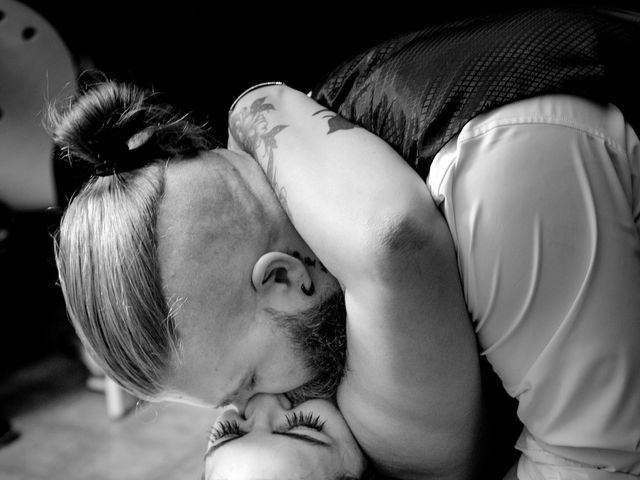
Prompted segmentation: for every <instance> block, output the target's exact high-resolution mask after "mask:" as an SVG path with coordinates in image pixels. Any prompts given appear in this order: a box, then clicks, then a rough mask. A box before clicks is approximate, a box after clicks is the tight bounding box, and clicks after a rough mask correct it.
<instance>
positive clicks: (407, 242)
mask: <svg viewBox="0 0 640 480" xmlns="http://www.w3.org/2000/svg"><path fill="white" fill-rule="evenodd" d="M433 233H434V232H433V230H432V228H431V226H430V225H429V222H428V221H426V219H424V218H416V217H415V216H409V215H403V216H401V217H397V218H393V219H391V220H389V221H386V222H385V223H384V225H382V226H380V227H379V228H377V229H376V234H375V235H374V243H375V245H374V247H373V248H372V251H373V252H374V253H373V258H374V262H373V266H374V268H375V273H376V275H377V276H379V277H382V278H385V279H387V280H391V279H393V278H396V277H397V276H406V275H407V274H408V273H409V272H410V271H411V270H415V269H416V268H420V266H421V265H424V260H425V259H426V258H428V257H429V256H430V255H432V254H433V251H434V250H433V248H434V237H433Z"/></svg>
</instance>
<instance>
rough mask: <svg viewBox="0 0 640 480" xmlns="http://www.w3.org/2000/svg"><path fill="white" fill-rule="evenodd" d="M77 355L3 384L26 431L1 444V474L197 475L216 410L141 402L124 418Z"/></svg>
mask: <svg viewBox="0 0 640 480" xmlns="http://www.w3.org/2000/svg"><path fill="white" fill-rule="evenodd" d="M86 378H87V372H86V369H85V368H84V367H83V365H82V364H81V363H80V362H79V361H78V360H77V359H73V358H68V357H66V356H63V355H53V356H51V357H48V358H46V359H44V360H42V361H38V362H36V363H34V364H32V365H30V366H28V367H25V368H23V369H21V370H19V371H18V372H16V373H15V374H13V375H12V376H10V377H9V378H8V379H3V380H2V382H1V383H0V413H1V415H2V416H6V417H8V418H9V419H10V421H11V423H12V425H13V428H14V430H16V431H18V432H19V434H20V437H19V438H18V439H17V440H15V441H14V442H12V443H10V444H9V445H6V446H4V447H1V448H0V479H1V480H45V479H46V480H80V479H82V480H116V479H117V480H169V479H171V480H181V479H191V480H198V479H200V475H201V473H202V456H203V453H204V449H205V447H206V437H207V430H208V427H209V425H210V423H211V422H212V421H213V420H214V418H215V416H216V412H215V411H212V410H205V409H199V408H195V407H189V406H186V405H178V404H148V403H143V404H139V405H138V407H137V408H135V409H133V410H132V411H131V412H130V413H129V414H127V415H126V416H124V417H123V418H121V419H119V420H111V419H109V418H108V417H107V414H106V406H105V397H104V395H103V394H101V393H98V392H96V391H92V390H90V389H88V388H87V386H86Z"/></svg>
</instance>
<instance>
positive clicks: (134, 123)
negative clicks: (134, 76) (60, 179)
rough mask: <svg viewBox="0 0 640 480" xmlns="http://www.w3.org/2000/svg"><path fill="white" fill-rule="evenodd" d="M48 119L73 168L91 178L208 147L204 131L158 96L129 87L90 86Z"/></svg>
mask: <svg viewBox="0 0 640 480" xmlns="http://www.w3.org/2000/svg"><path fill="white" fill-rule="evenodd" d="M50 119H51V124H52V128H51V131H52V137H53V140H54V142H55V143H56V144H57V146H58V147H59V148H60V149H61V150H62V152H63V154H65V155H66V157H67V159H68V160H69V162H70V163H71V164H72V166H73V168H79V169H82V170H88V173H89V174H90V175H99V176H107V175H112V174H114V173H122V172H127V171H131V170H135V169H137V168H140V167H143V166H145V165H148V164H150V163H153V162H154V161H157V160H159V159H163V158H171V157H173V156H183V157H184V156H190V155H191V156H192V155H195V154H197V153H198V152H199V151H202V150H204V149H208V148H210V142H209V141H208V140H207V137H206V134H205V133H204V130H202V129H201V128H200V127H197V126H196V125H194V124H192V123H190V122H189V121H188V120H186V118H185V117H184V116H182V117H181V116H179V114H178V112H177V111H176V109H175V108H174V107H173V106H171V105H169V104H163V103H161V102H160V101H159V98H158V95H157V94H155V93H153V92H150V91H147V90H143V89H141V88H139V87H137V86H134V85H129V84H123V83H116V82H112V81H108V82H103V83H100V84H97V85H95V86H92V87H90V88H89V89H87V90H86V91H84V92H81V93H80V95H79V96H78V97H77V98H76V99H75V101H74V102H72V103H71V105H70V106H69V108H68V109H67V110H66V111H63V112H62V113H55V112H53V115H50Z"/></svg>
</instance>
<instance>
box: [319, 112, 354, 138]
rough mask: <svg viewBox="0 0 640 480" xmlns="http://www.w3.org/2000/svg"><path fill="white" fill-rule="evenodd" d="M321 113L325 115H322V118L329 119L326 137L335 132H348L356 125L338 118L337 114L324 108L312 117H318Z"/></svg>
mask: <svg viewBox="0 0 640 480" xmlns="http://www.w3.org/2000/svg"><path fill="white" fill-rule="evenodd" d="M325 112H326V113H325ZM321 113H325V115H323V116H322V118H328V119H329V120H328V122H327V123H328V124H329V131H328V132H327V135H331V134H332V133H333V132H337V131H338V130H350V129H352V128H356V125H354V124H353V123H351V122H349V121H347V120H345V119H344V118H342V117H341V116H339V115H338V114H337V113H335V112H332V111H331V110H329V109H326V108H323V109H322V110H318V111H317V112H315V113H314V114H313V115H312V116H313V117H315V116H316V115H319V114H321Z"/></svg>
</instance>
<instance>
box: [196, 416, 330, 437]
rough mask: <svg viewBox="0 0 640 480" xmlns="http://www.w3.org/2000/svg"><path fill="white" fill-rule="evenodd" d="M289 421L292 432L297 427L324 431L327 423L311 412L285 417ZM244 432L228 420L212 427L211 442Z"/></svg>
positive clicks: (288, 424)
mask: <svg viewBox="0 0 640 480" xmlns="http://www.w3.org/2000/svg"><path fill="white" fill-rule="evenodd" d="M285 418H286V419H287V426H286V429H287V430H291V429H292V428H296V427H307V428H312V429H314V430H317V431H318V432H321V431H322V427H324V424H325V421H324V420H322V419H321V418H320V416H319V415H315V414H313V413H311V412H308V413H302V412H299V413H298V412H293V413H290V414H288V415H286V416H285ZM243 433H244V432H243V431H242V430H240V425H238V422H236V421H235V420H228V421H226V422H220V423H218V424H216V425H214V426H212V427H211V429H210V430H209V442H211V443H213V442H216V441H218V440H220V439H221V438H224V437H227V436H229V435H242V434H243Z"/></svg>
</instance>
